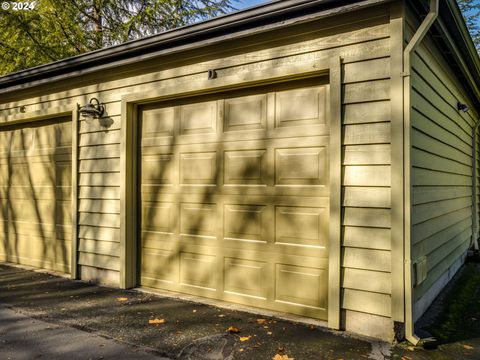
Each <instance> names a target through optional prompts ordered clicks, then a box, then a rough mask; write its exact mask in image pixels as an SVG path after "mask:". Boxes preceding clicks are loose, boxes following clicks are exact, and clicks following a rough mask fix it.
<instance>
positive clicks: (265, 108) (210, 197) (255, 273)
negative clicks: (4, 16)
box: [139, 79, 329, 319]
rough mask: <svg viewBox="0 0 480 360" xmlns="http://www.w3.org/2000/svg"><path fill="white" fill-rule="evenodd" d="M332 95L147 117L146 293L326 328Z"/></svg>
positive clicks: (174, 108) (223, 104) (189, 102)
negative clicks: (283, 315) (268, 312)
mask: <svg viewBox="0 0 480 360" xmlns="http://www.w3.org/2000/svg"><path fill="white" fill-rule="evenodd" d="M328 90H329V88H328V85H327V84H325V83H324V82H323V83H322V81H321V80H319V79H313V80H308V81H307V80H304V81H303V82H295V83H289V84H284V85H276V86H270V87H258V88H256V89H251V90H242V91H236V92H229V93H224V94H222V95H209V96H203V97H196V98H189V99H177V100H175V101H169V102H163V103H158V104H152V105H148V106H143V107H142V108H141V109H140V110H139V112H140V113H139V119H140V134H141V135H140V136H141V141H140V143H141V145H140V160H139V167H140V183H141V191H140V203H141V208H140V211H139V212H140V213H141V214H140V215H141V216H140V218H141V221H140V233H141V236H140V238H141V275H140V283H141V285H143V286H147V287H154V288H160V289H166V290H172V291H178V292H183V293H188V294H194V295H200V296H205V297H210V298H215V299H221V300H226V301H231V302H236V303H241V304H246V305H251V306H256V307H261V308H266V309H272V310H277V311H283V312H290V313H296V314H300V315H306V316H310V317H316V318H320V319H326V317H327V293H328V272H327V269H328V221H329V161H328V160H329V148H328V144H329V125H328V118H329V114H328V106H327V104H328Z"/></svg>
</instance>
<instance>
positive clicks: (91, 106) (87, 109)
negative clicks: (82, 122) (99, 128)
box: [78, 98, 105, 119]
mask: <svg viewBox="0 0 480 360" xmlns="http://www.w3.org/2000/svg"><path fill="white" fill-rule="evenodd" d="M78 112H79V113H80V115H82V116H83V117H86V118H93V119H98V118H100V117H101V116H102V115H103V113H104V112H105V105H104V104H102V103H100V101H98V99H97V98H91V99H90V102H89V103H88V104H87V105H84V106H82V107H80V108H79V109H78Z"/></svg>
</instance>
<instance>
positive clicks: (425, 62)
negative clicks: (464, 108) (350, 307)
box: [411, 45, 474, 317]
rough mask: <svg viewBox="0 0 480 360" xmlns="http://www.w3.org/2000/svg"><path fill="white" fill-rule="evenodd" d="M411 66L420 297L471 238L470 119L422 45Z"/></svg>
mask: <svg viewBox="0 0 480 360" xmlns="http://www.w3.org/2000/svg"><path fill="white" fill-rule="evenodd" d="M412 67H413V68H412V87H413V89H412V93H411V106H412V109H411V121H412V150H411V162H412V259H413V262H414V263H415V262H416V261H418V259H421V258H423V257H426V259H427V278H426V279H425V281H423V282H422V283H421V284H419V285H416V286H414V292H413V294H414V301H418V300H419V299H420V298H421V297H422V296H423V295H425V294H426V293H427V291H428V290H429V289H430V288H431V287H432V285H434V284H435V283H436V281H437V280H439V278H440V277H441V276H442V275H443V274H444V273H445V272H447V271H448V269H449V268H450V266H452V265H453V264H454V263H455V262H456V261H458V259H459V257H460V256H461V255H462V254H464V253H465V251H466V250H467V248H468V246H469V243H470V238H471V235H472V188H471V184H472V153H471V152H472V150H471V141H472V138H471V134H472V127H473V124H474V119H473V117H472V115H471V112H469V113H463V112H459V111H458V110H457V109H456V105H457V101H462V102H463V101H465V98H464V97H463V96H462V95H461V90H459V86H458V84H457V83H456V82H454V81H453V80H452V78H453V76H452V75H451V74H450V72H447V71H448V70H445V68H444V67H443V65H441V64H440V63H439V62H438V61H437V60H436V59H435V56H434V55H432V53H431V52H430V51H428V50H426V48H425V46H424V45H423V46H421V47H420V48H419V49H418V50H417V52H416V53H415V54H414V55H413V59H412ZM419 315H420V314H416V317H418V316H419Z"/></svg>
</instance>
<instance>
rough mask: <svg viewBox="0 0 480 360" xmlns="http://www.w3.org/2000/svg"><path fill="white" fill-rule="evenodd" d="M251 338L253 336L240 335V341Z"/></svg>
mask: <svg viewBox="0 0 480 360" xmlns="http://www.w3.org/2000/svg"><path fill="white" fill-rule="evenodd" d="M250 338H251V336H240V341H248V340H250Z"/></svg>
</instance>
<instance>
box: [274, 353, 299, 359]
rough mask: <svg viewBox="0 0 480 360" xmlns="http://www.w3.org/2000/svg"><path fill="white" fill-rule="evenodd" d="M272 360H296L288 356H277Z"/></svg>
mask: <svg viewBox="0 0 480 360" xmlns="http://www.w3.org/2000/svg"><path fill="white" fill-rule="evenodd" d="M272 360H295V359H294V358H291V357H288V355H280V354H277V355H275V356H274V357H273V358H272Z"/></svg>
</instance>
